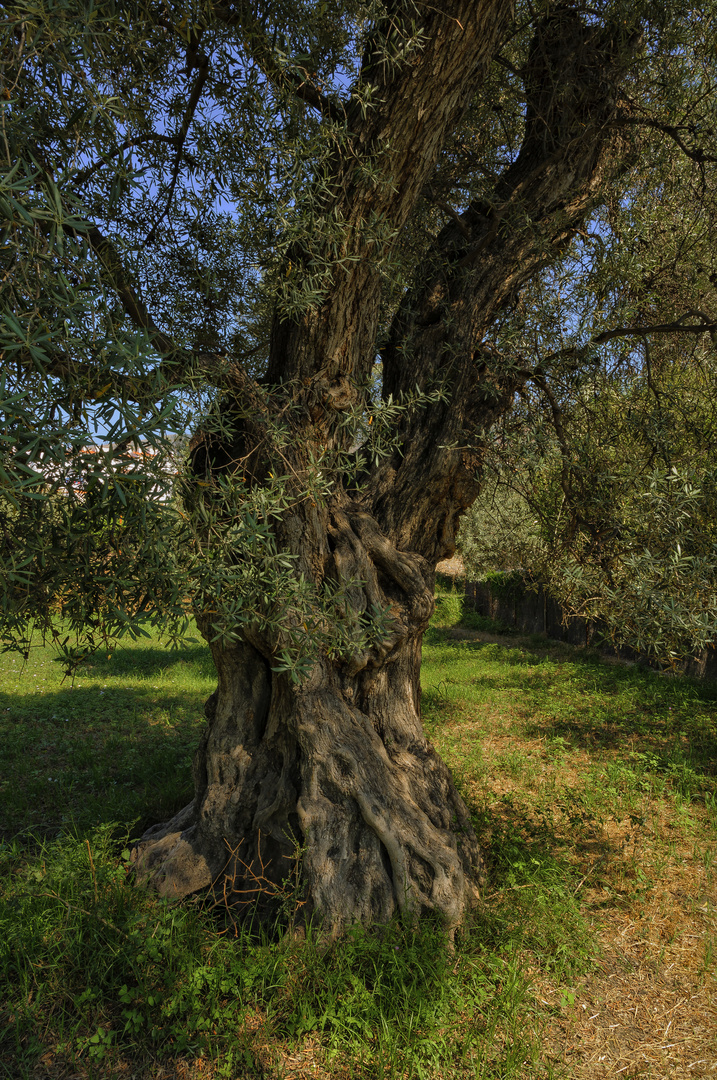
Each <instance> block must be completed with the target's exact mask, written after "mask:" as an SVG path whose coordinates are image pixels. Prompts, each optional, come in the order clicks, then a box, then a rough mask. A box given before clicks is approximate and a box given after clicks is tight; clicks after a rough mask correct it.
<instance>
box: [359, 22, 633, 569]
mask: <svg viewBox="0 0 717 1080" xmlns="http://www.w3.org/2000/svg"><path fill="white" fill-rule="evenodd" d="M636 42H637V34H634V35H633V37H632V38H631V39H629V40H627V41H626V40H625V38H624V35H623V36H622V40H621V37H620V35H619V33H617V32H613V28H612V27H606V28H604V29H602V28H599V27H593V26H586V25H585V24H584V23H583V22H582V21H581V19H580V18H579V16H578V15H577V14H576V12H575V11H574V10H572V9H567V8H566V9H563V10H560V9H557V10H556V11H555V12H554V13H553V14H552V15H551V16H550V17H547V18H546V19H544V20H543V21H542V22H541V23H539V24H538V26H537V27H536V32H535V37H534V40H533V43H532V46H531V50H530V55H529V60H528V63H527V65H526V68H525V70H524V78H525V86H526V96H527V109H526V125H525V134H524V139H523V145H522V148H521V152H520V154H519V156H518V158H517V160H516V161H515V162H514V163H513V164H512V165H511V166H510V167H509V168H508V169H507V170H506V171H505V172H504V173H503V175H502V177H501V178H500V179H499V180H498V182H497V184H496V186H495V188H494V191H493V194H492V196H491V198H490V199H489V200H486V201H485V202H474V203H473V204H471V205H470V206H469V208H468V209H467V210H466V211H465V213H464V214H463V215H462V218H463V223H464V225H466V226H467V227H468V228H469V230H470V234H471V235H470V240H466V237H465V235H464V230H463V229H460V228H459V227H458V226H457V225H456V223H455V222H451V223H449V224H448V225H446V227H445V228H444V229H443V230H442V232H441V233H440V234H439V236H438V238H437V239H436V241H435V244H434V245H433V247H432V249H431V250H430V251H429V253H428V256H427V257H426V259H425V261H424V264H423V266H422V267H421V268H420V269H419V273H418V275H417V279H416V285H415V286H414V288H413V289H412V290H411V291H410V292H409V294H408V295H407V296H406V297H405V299H404V301H403V303H402V305H401V307H400V309H399V312H398V314H397V316H396V318H395V320H394V324H393V326H392V329H391V333H390V336H389V342H388V345H387V347H386V349H385V350H384V353H383V363H384V394H385V395H386V396H388V395H389V394H391V395H393V398H394V399H395V398H396V397H400V395H401V394H404V393H408V392H410V391H411V390H413V388H414V387H415V385H416V382H418V383H419V385H421V386H422V387H424V388H425V389H427V390H428V389H430V388H432V387H434V386H435V385H436V384H439V385H442V386H444V387H445V388H446V390H447V391H448V394H449V401H448V403H446V404H440V405H437V406H434V407H432V408H431V410H430V413H428V412H423V413H421V414H420V415H418V416H416V417H415V418H414V419H411V420H407V421H406V424H405V433H404V434H405V440H404V448H403V452H402V454H397V455H395V456H394V458H393V459H392V460H390V461H387V462H385V463H383V465H382V466H381V467H379V468H378V469H377V470H376V472H375V474H374V477H373V481H372V484H371V493H370V495H369V497H368V501H370V504H371V506H372V509H373V512H374V513H376V514H377V519H378V521H379V524H380V526H381V528H382V529H383V531H384V532H386V534H387V535H389V536H391V537H392V539H393V540H394V542H395V543H397V544H398V546H400V547H402V548H404V549H408V550H415V551H419V552H421V554H423V555H425V557H426V558H428V559H429V560H434V561H437V560H438V559H440V558H443V557H445V556H446V555H450V554H452V551H453V545H454V540H455V533H456V530H457V526H458V521H459V519H460V516H461V515H462V513H463V512H464V511H465V510H466V509H467V507H468V506H469V505H470V504H471V503H472V501H473V500H474V499H475V497H476V495H477V493H478V490H479V487H478V482H477V479H476V474H477V472H478V471H479V469H480V463H481V451H480V446H481V441H482V438H483V434H482V433H484V432H486V431H487V430H488V428H489V427H490V425H491V424H493V423H495V421H496V420H497V419H498V418H499V416H500V415H501V414H502V413H503V412H505V411H506V410H508V409H509V408H510V407H511V405H512V402H513V400H514V396H515V393H516V392H518V391H519V390H520V389H521V387H522V386H523V385H524V382H525V380H526V378H528V377H530V374H529V373H527V372H524V371H521V370H519V367H518V365H513V366H510V365H508V366H503V367H501V366H496V364H495V361H494V359H493V357H492V355H491V353H490V352H489V351H488V350H487V349H486V348H485V346H484V345H483V339H484V337H485V336H486V334H487V332H488V331H489V329H490V326H491V324H492V323H493V321H494V320H495V319H496V317H497V316H498V315H499V314H500V312H502V311H503V310H505V309H506V308H507V307H508V306H509V305H510V304H512V303H513V302H514V300H515V297H516V295H517V293H518V292H519V290H520V288H521V287H522V286H523V285H524V284H525V283H526V282H527V281H529V280H530V279H531V278H532V277H534V275H535V274H536V272H537V271H539V270H540V269H541V268H542V267H543V266H545V265H547V264H549V263H550V262H552V261H553V260H554V259H555V258H556V257H557V256H558V255H559V254H560V253H561V251H563V250H564V248H565V246H566V244H567V243H568V242H569V240H570V239H571V237H572V236H573V235H574V234H575V232H576V230H577V229H578V228H580V227H581V226H582V224H583V223H584V221H585V218H586V217H587V215H588V214H589V213H590V211H591V209H592V208H593V207H594V206H595V204H596V202H597V201H598V200H599V197H600V193H601V191H602V190H603V187H604V184H605V181H606V179H607V178H608V177H609V176H610V175H611V174H614V173H615V171H616V170H619V169H621V168H624V167H625V160H626V157H625V151H624V148H622V147H621V146H620V143H619V138H618V137H617V136H616V135H615V132H614V124H613V121H614V117H615V111H616V105H615V102H616V98H617V95H618V89H617V88H618V86H619V84H620V81H621V78H622V76H623V69H624V65H625V63H626V61H629V59H630V57H631V55H632V50H633V49H634V47H635V44H636ZM466 442H468V443H471V444H472V445H473V446H474V447H475V450H474V451H473V452H471V451H470V450H468V449H466V448H465V443H466ZM461 447H464V448H463V449H461ZM417 493H418V497H417ZM436 506H441V507H443V513H442V515H441V517H440V518H438V519H437V515H436V509H435V508H436Z"/></svg>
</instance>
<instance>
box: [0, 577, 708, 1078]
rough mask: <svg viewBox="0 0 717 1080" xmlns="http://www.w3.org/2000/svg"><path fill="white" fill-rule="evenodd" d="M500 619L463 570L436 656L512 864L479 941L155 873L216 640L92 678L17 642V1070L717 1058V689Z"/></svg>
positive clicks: (477, 783) (141, 657) (203, 1071)
mask: <svg viewBox="0 0 717 1080" xmlns="http://www.w3.org/2000/svg"><path fill="white" fill-rule="evenodd" d="M493 630H494V628H492V627H490V625H488V624H486V623H485V622H484V621H482V620H480V619H479V618H477V617H475V616H472V615H470V614H468V615H465V616H464V615H463V612H462V609H461V602H460V597H459V596H458V595H457V594H456V593H453V592H451V591H444V593H443V594H442V596H441V598H440V600H439V603H438V609H437V613H436V616H435V618H434V622H433V626H432V628H431V630H430V631H429V634H428V636H427V641H426V647H425V652H424V666H423V710H424V717H425V723H426V728H427V731H428V734H429V737H430V738H431V739H432V741H433V742H434V743H435V745H436V746H437V748H438V749H439V751H440V752H441V754H443V756H444V757H445V759H446V760H447V761H448V763H449V764H450V766H451V768H452V769H453V772H454V775H455V776H456V778H457V781H458V783H459V785H460V788H461V790H462V792H463V794H464V797H465V799H466V801H467V803H468V805H469V807H470V810H471V812H472V815H473V819H474V823H475V827H476V829H477V831H478V833H479V835H480V837H481V840H482V843H483V845H484V850H485V854H486V859H487V863H488V867H489V884H488V886H487V889H486V893H485V897H484V906H483V908H482V909H481V910H480V911H478V912H477V913H476V916H475V918H474V920H473V923H472V925H471V927H470V928H469V930H468V932H466V933H465V935H464V937H463V939H462V940H461V941H460V942H459V944H458V947H457V950H456V952H455V953H454V954H453V955H448V954H447V953H446V952H445V950H444V949H443V948H442V947H441V936H440V930H439V928H437V927H434V926H431V925H427V926H423V927H421V928H420V930H419V931H417V932H413V931H411V930H410V929H403V928H401V927H400V926H399V925H394V926H391V927H389V929H388V931H387V932H385V933H383V934H382V935H380V936H378V935H375V934H373V935H372V934H366V933H363V932H358V931H357V932H355V933H353V934H351V935H350V936H349V937H348V939H347V940H345V941H344V942H342V943H341V944H340V945H338V946H335V947H333V948H331V949H329V950H328V951H326V950H323V949H321V948H319V947H317V946H316V945H315V944H314V943H313V942H312V940H311V938H309V940H308V941H306V942H297V941H296V940H294V939H293V938H291V937H290V936H288V935H284V936H282V935H281V934H280V933H275V934H273V935H267V934H263V935H262V934H259V933H258V932H257V933H252V931H251V929H250V928H247V929H245V930H242V931H241V932H240V933H239V935H238V936H235V934H234V933H233V932H224V933H223V932H222V930H223V924H222V922H221V919H220V917H219V915H218V912H217V911H216V910H212V909H211V908H209V907H208V906H207V904H206V902H205V901H204V900H203V899H202V898H201V897H199V898H195V899H192V900H189V901H186V902H184V903H181V904H166V903H164V902H160V901H158V900H157V899H155V898H154V897H152V896H151V895H148V894H147V893H145V892H144V891H142V890H139V889H136V888H134V887H132V885H131V881H130V878H129V876H128V874H127V859H128V855H129V851H128V843H129V840H130V838H131V837H132V836H136V835H137V834H138V833H139V832H140V831H141V830H142V829H143V828H144V827H145V826H146V825H147V824H149V823H151V822H154V821H158V820H162V819H164V818H166V817H167V816H168V815H170V814H171V813H172V812H173V811H175V810H176V809H178V808H179V807H181V806H182V805H184V804H185V803H186V802H187V801H188V800H189V798H190V797H191V775H190V763H191V755H192V751H193V748H194V746H195V745H196V742H197V740H198V738H199V735H200V732H201V730H202V725H203V722H204V721H203V715H202V704H203V701H204V699H205V698H206V697H207V696H208V694H209V693H210V692H211V690H212V689H213V675H212V666H211V662H210V660H209V658H208V655H207V653H206V650H205V649H204V648H202V647H200V646H198V645H197V646H190V647H187V648H184V649H182V650H180V651H178V652H174V653H171V652H167V651H165V650H164V649H163V648H162V647H161V645H159V644H158V643H157V642H154V641H152V642H149V643H144V644H143V643H138V644H135V645H131V646H128V647H126V648H125V647H123V648H121V649H118V650H117V651H116V652H115V654H114V656H113V657H112V658H111V659H109V658H106V657H99V658H96V659H95V660H94V662H93V664H92V666H88V667H87V668H85V669H83V670H82V671H81V673H80V674H79V675H78V677H77V678H76V679H75V681H74V683H69V682H62V675H61V672H60V671H59V670H58V669H57V665H55V664H54V663H53V661H52V658H51V655H50V654H49V652H48V653H46V652H44V651H42V650H37V651H36V652H35V653H34V654H33V655H32V656H31V658H30V659H29V660H28V661H27V662H23V661H22V660H21V659H20V658H18V657H13V656H11V655H10V654H6V655H4V656H2V657H0V838H1V841H2V842H1V844H0V1077H10V1078H12V1080H16V1078H18V1080H19V1078H24V1077H27V1078H45V1077H47V1078H58V1080H59V1078H70V1077H82V1078H88V1080H90V1078H97V1080H99V1078H102V1080H105V1078H114V1077H117V1078H126V1080H130V1078H137V1080H139V1078H142V1080H150V1078H152V1080H160V1078H167V1080H169V1078H174V1077H177V1078H182V1080H198V1078H214V1077H217V1078H221V1077H223V1078H226V1080H243V1078H250V1077H252V1078H253V1077H264V1078H265V1080H305V1078H309V1077H312V1078H314V1077H316V1078H323V1080H325V1078H332V1080H344V1078H346V1080H348V1078H349V1077H353V1078H356V1080H359V1078H360V1080H374V1078H378V1080H381V1078H385V1080H388V1078H394V1080H399V1078H401V1080H409V1078H414V1077H415V1078H417V1080H459V1078H461V1080H462V1078H473V1077H485V1078H489V1077H490V1078H495V1080H499V1078H500V1080H503V1078H505V1080H509V1078H534V1077H535V1078H538V1077H540V1078H549V1077H568V1078H583V1077H585V1078H587V1077H591V1078H592V1077H595V1078H598V1077H612V1076H618V1075H619V1076H620V1077H637V1076H639V1077H649V1078H663V1077H664V1078H667V1077H708V1076H709V1077H714V1076H717V993H716V991H717V978H716V971H717V967H716V965H717V933H716V929H717V861H716V859H715V856H716V854H717V785H716V782H715V772H716V761H717V753H716V750H717V687H715V685H714V684H711V685H710V684H703V685H700V684H698V683H694V682H690V681H688V680H684V679H673V678H668V677H664V676H660V675H658V674H655V673H653V672H649V671H645V670H643V669H641V668H638V667H634V666H633V667H630V666H626V665H618V664H611V663H607V662H606V661H604V660H601V659H600V658H598V657H596V656H591V655H587V654H585V653H584V652H578V651H576V650H572V649H570V647H568V646H562V645H556V644H555V643H551V642H546V641H544V640H540V639H530V640H526V639H521V638H518V637H515V636H510V635H500V634H496V633H494V632H493Z"/></svg>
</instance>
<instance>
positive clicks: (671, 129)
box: [615, 114, 717, 165]
mask: <svg viewBox="0 0 717 1080" xmlns="http://www.w3.org/2000/svg"><path fill="white" fill-rule="evenodd" d="M615 123H616V125H617V126H621V127H627V126H633V127H648V128H652V129H653V130H654V131H660V132H662V134H663V135H667V136H668V137H669V138H670V139H672V141H673V142H674V143H676V145H677V146H679V148H680V150H681V151H682V153H683V154H684V155H685V156H686V157H688V158H690V160H691V161H696V162H697V164H698V165H705V164H706V163H707V162H714V161H717V154H708V153H707V152H706V151H705V150H703V149H702V148H701V147H697V148H696V149H693V150H691V149H690V147H689V146H688V145H687V143H686V142H685V141H684V139H683V138H682V137H681V135H680V131H689V130H690V128H689V126H684V125H683V126H682V127H678V126H676V125H675V124H665V123H663V122H662V121H661V120H654V119H652V118H651V117H649V116H625V115H624V114H623V115H622V116H618V117H617V118H616V120H615Z"/></svg>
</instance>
